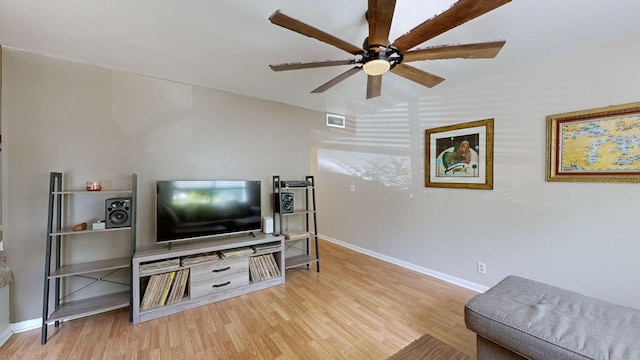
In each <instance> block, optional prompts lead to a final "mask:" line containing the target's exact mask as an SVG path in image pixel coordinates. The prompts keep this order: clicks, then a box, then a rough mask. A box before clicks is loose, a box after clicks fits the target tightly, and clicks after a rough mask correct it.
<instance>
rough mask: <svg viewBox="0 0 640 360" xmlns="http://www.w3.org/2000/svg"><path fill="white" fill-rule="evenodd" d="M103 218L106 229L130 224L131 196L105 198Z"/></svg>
mask: <svg viewBox="0 0 640 360" xmlns="http://www.w3.org/2000/svg"><path fill="white" fill-rule="evenodd" d="M104 220H105V227H106V228H107V229H111V228H120V227H129V226H131V198H111V199H107V200H105V211H104Z"/></svg>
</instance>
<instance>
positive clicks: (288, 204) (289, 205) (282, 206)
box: [276, 192, 293, 214]
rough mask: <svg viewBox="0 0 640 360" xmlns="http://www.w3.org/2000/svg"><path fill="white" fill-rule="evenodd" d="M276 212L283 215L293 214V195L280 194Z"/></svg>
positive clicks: (287, 193) (288, 193)
mask: <svg viewBox="0 0 640 360" xmlns="http://www.w3.org/2000/svg"><path fill="white" fill-rule="evenodd" d="M276 211H277V212H279V213H281V214H291V213H292V212H293V193H290V192H282V193H280V198H279V201H277V202H276Z"/></svg>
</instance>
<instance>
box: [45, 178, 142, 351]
mask: <svg viewBox="0 0 640 360" xmlns="http://www.w3.org/2000/svg"><path fill="white" fill-rule="evenodd" d="M63 180H64V179H63V173H61V172H51V173H50V174H49V192H48V194H49V196H48V197H49V205H48V218H47V236H46V240H45V241H46V243H45V244H46V257H45V264H44V284H43V294H42V295H43V296H42V317H41V319H42V328H41V337H40V342H41V344H43V345H44V344H46V342H47V331H48V329H47V325H48V324H50V323H57V322H59V321H63V320H73V319H77V318H81V317H85V316H90V315H95V314H99V313H102V312H105V311H111V310H115V309H120V308H126V307H129V321H131V320H132V319H133V307H132V306H131V299H132V293H131V283H132V282H133V280H132V274H133V272H134V271H133V269H131V264H132V261H133V260H132V257H133V254H134V252H135V249H136V202H137V189H138V185H137V183H138V175H137V174H131V188H129V189H117V190H101V191H87V190H86V189H85V188H80V189H78V188H75V189H70V190H64V188H63V183H64V181H63ZM72 195H79V196H81V197H80V198H78V197H74V196H72ZM86 196H89V197H90V198H91V202H92V203H93V204H92V205H91V206H92V207H94V208H95V207H96V206H97V207H98V208H97V209H96V210H100V211H107V210H105V208H106V206H110V207H109V209H119V210H121V211H122V212H123V213H124V215H123V216H126V217H125V218H124V220H125V221H128V222H126V223H125V222H122V223H120V224H121V225H130V226H123V227H110V228H103V229H97V230H93V229H91V224H90V222H89V221H87V222H86V223H85V224H86V225H88V227H89V228H88V229H85V230H80V231H73V227H74V224H72V223H70V222H69V221H67V220H65V215H67V214H68V213H70V211H69V210H70V209H71V207H70V206H72V205H74V202H76V201H78V200H80V201H85V200H88V199H87V198H86ZM105 198H106V199H109V198H127V199H129V201H130V204H129V205H128V206H129V207H128V208H124V207H122V208H120V207H116V208H113V207H111V204H110V203H109V200H107V202H105V203H104V204H100V201H98V202H97V203H96V202H95V200H100V199H105ZM125 211H126V212H125ZM112 213H114V212H112ZM76 226H77V225H76ZM105 226H106V224H105ZM114 231H116V232H120V233H114ZM122 231H124V232H122ZM95 233H103V236H101V237H97V238H96V237H94V238H93V240H98V241H101V242H103V244H105V246H107V247H108V246H109V245H106V244H107V243H110V242H111V240H116V242H117V245H118V246H117V247H116V249H108V250H101V251H102V252H103V253H95V251H92V250H90V249H86V248H84V247H82V246H78V247H76V248H75V249H74V247H75V246H76V245H79V244H78V242H79V241H80V242H82V241H83V240H89V239H90V237H91V236H94V234H95ZM78 235H80V236H78ZM71 238H75V239H78V240H77V241H70V240H69V239H71ZM125 238H128V239H127V243H128V246H127V247H128V248H129V249H128V251H127V253H128V256H125V253H124V246H125V244H127V243H124V242H123V243H120V241H124V240H125ZM111 247H113V245H111ZM115 254H118V255H115ZM113 255H115V256H116V257H115V258H114V257H113ZM74 259H78V261H77V262H76V263H74ZM89 260H94V261H89ZM127 269H129V270H127ZM83 275H84V277H87V278H90V279H92V280H93V281H92V282H91V283H89V284H87V285H86V286H84V287H81V288H79V289H77V290H76V291H73V288H75V286H72V285H73V281H74V280H72V277H75V276H83ZM112 275H114V276H116V275H117V276H119V277H120V278H118V279H117V280H118V281H111V280H107V277H109V276H112ZM125 278H128V280H129V281H127V280H125ZM102 280H104V281H102ZM101 283H104V285H100V284H101ZM106 283H111V284H106ZM94 284H95V288H94V289H92V290H90V292H88V293H87V295H85V296H93V297H89V298H84V299H81V300H75V301H71V299H72V298H70V296H71V295H72V294H74V293H75V292H77V291H80V290H82V289H85V288H87V287H88V286H93V285H94ZM112 284H117V285H120V286H124V287H126V289H127V290H124V291H121V292H116V293H108V294H104V293H105V292H109V291H113V290H111V286H112ZM98 294H103V295H98ZM96 295H97V296H96ZM73 298H75V299H77V298H78V297H77V296H74V297H73Z"/></svg>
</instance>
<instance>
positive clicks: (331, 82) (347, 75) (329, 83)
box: [311, 66, 362, 94]
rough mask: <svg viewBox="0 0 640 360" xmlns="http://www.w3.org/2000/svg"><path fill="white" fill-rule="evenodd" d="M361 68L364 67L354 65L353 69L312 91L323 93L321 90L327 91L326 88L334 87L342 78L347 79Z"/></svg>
mask: <svg viewBox="0 0 640 360" xmlns="http://www.w3.org/2000/svg"><path fill="white" fill-rule="evenodd" d="M361 69H362V68H361V67H358V66H355V67H352V68H351V69H349V70H347V71H345V72H343V73H342V74H340V75H338V76H336V77H334V78H333V79H331V80H329V81H327V82H326V83H324V84H323V85H321V86H320V87H318V88H317V89H315V90H313V91H312V92H311V93H313V94H318V93H321V92H325V91H326V90H329V89H330V88H331V87H333V86H334V85H336V84H338V83H339V82H341V81H342V80H345V79H346V78H348V77H349V76H351V75H353V74H355V73H357V72H358V71H360V70H361Z"/></svg>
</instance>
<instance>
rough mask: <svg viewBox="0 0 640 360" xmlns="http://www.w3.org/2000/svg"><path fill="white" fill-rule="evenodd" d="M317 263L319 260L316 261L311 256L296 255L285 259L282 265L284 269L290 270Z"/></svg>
mask: <svg viewBox="0 0 640 360" xmlns="http://www.w3.org/2000/svg"><path fill="white" fill-rule="evenodd" d="M317 261H319V259H316V257H315V256H312V255H298V256H292V257H288V258H286V259H285V260H284V265H285V268H286V269H291V268H293V267H298V266H300V265H309V264H313V263H315V262H317Z"/></svg>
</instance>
